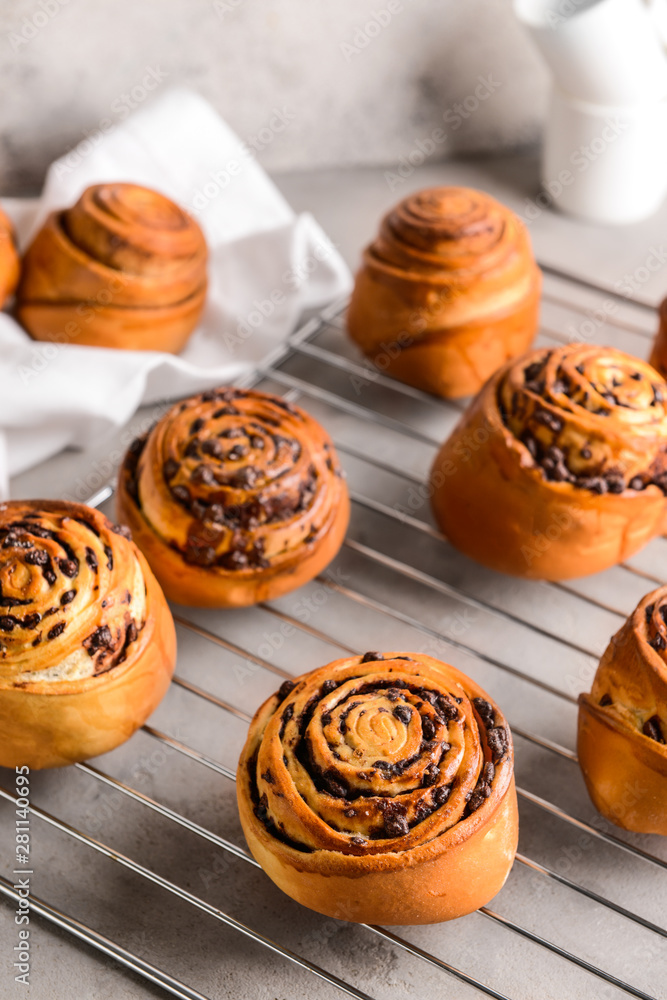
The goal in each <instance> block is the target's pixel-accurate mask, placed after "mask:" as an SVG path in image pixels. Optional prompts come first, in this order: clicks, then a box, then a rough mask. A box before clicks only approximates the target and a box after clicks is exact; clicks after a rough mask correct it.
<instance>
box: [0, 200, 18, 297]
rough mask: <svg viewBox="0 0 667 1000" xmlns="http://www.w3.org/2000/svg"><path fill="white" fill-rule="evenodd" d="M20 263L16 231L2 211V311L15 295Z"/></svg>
mask: <svg viewBox="0 0 667 1000" xmlns="http://www.w3.org/2000/svg"><path fill="white" fill-rule="evenodd" d="M19 269H20V261H19V255H18V250H17V249H16V241H15V239H14V229H13V227H12V224H11V222H10V221H9V219H8V218H7V216H6V215H5V213H4V212H3V211H2V209H0V309H1V308H2V307H3V306H4V304H5V302H6V301H7V299H8V298H9V296H10V295H13V293H14V291H15V289H16V285H17V283H18V280H19Z"/></svg>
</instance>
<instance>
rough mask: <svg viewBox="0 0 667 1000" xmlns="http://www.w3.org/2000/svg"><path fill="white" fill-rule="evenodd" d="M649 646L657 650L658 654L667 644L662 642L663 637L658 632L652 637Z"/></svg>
mask: <svg viewBox="0 0 667 1000" xmlns="http://www.w3.org/2000/svg"><path fill="white" fill-rule="evenodd" d="M649 645H650V646H653V648H654V649H655V650H657V651H658V652H660V651H661V650H663V649H664V648H665V646H667V642H665V640H664V638H663V636H662V635H661V634H660V632H656V634H655V635H654V636H653V638H652V639H651V640H650V641H649Z"/></svg>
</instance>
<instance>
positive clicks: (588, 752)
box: [577, 587, 667, 836]
mask: <svg viewBox="0 0 667 1000" xmlns="http://www.w3.org/2000/svg"><path fill="white" fill-rule="evenodd" d="M666 622H667V587H659V588H658V589H657V590H654V591H653V592H652V593H650V594H647V595H646V597H644V598H642V600H641V601H640V602H639V604H638V606H637V607H636V609H635V610H634V611H633V613H632V614H631V615H630V617H629V618H628V620H627V621H626V623H625V624H624V625H623V627H622V628H621V629H620V631H619V632H617V633H616V635H615V636H614V637H613V639H612V640H611V642H610V643H609V646H608V647H607V649H606V651H605V653H604V655H603V656H602V659H601V660H600V666H599V667H598V670H597V673H596V675H595V680H594V681H593V688H592V690H591V692H590V694H582V695H580V696H579V736H578V743H577V749H578V756H579V763H580V765H581V769H582V772H583V775H584V779H585V781H586V786H587V788H588V791H589V793H590V796H591V798H592V800H593V802H594V803H595V807H596V808H597V809H598V810H599V811H600V812H601V813H602V814H603V815H604V816H606V817H607V819H610V820H611V821H612V822H613V823H616V824H617V825H618V826H621V827H623V828H624V829H626V830H634V831H635V832H637V833H661V834H663V836H667V624H666Z"/></svg>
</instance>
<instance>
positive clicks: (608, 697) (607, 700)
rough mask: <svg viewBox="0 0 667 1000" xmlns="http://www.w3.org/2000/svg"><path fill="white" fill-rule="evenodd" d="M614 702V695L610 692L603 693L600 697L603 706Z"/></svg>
mask: <svg viewBox="0 0 667 1000" xmlns="http://www.w3.org/2000/svg"><path fill="white" fill-rule="evenodd" d="M611 704H613V701H612V697H611V695H609V694H603V695H602V697H601V698H600V705H601V706H602V708H606V707H607V705H611Z"/></svg>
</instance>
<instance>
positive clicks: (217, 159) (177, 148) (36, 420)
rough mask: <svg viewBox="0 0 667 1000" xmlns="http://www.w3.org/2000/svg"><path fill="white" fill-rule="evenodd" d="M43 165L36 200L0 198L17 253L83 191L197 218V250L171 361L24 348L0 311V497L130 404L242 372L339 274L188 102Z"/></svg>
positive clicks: (334, 261)
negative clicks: (147, 191)
mask: <svg viewBox="0 0 667 1000" xmlns="http://www.w3.org/2000/svg"><path fill="white" fill-rule="evenodd" d="M74 153H75V155H72V153H70V154H68V155H66V156H65V157H63V158H61V159H60V160H57V161H56V162H55V163H53V164H52V166H51V167H50V168H49V171H48V174H47V178H46V183H45V185H44V190H43V192H42V196H41V197H40V198H39V199H31V200H26V199H4V200H3V202H2V204H3V207H4V209H5V211H6V212H7V214H8V215H9V216H10V218H11V219H12V220H13V222H14V225H15V226H16V230H17V234H18V238H19V245H20V246H21V248H24V247H25V246H26V244H27V243H28V242H29V241H30V239H31V237H32V236H33V235H34V234H35V232H36V231H37V230H38V229H39V227H40V226H41V225H42V223H43V222H44V220H45V218H46V216H47V215H48V213H49V212H51V211H53V210H54V209H59V208H64V207H67V206H69V205H72V204H73V203H74V202H75V201H76V200H77V198H78V197H79V195H80V194H81V192H82V191H83V190H84V189H85V188H86V187H88V186H89V185H90V184H96V183H100V182H104V181H130V182H133V183H135V184H143V185H145V186H146V187H151V188H155V189H156V190H158V191H161V192H162V193H163V194H165V195H167V196H168V197H170V198H172V199H173V200H174V201H176V202H178V203H179V204H180V205H182V206H183V207H184V208H185V209H187V210H188V211H189V212H190V213H191V214H192V215H194V217H195V218H196V219H197V221H198V222H199V224H200V225H201V227H202V229H203V230H204V233H205V235H206V239H207V242H208V245H209V254H210V256H209V291H208V297H207V304H206V308H205V310H204V315H203V317H202V321H201V323H200V325H199V328H198V329H197V330H196V332H195V333H194V335H193V336H192V338H191V339H190V341H189V343H188V345H187V346H186V348H185V349H184V350H183V351H182V353H181V354H180V355H178V356H174V355H171V354H164V353H160V352H140V351H121V350H108V349H104V348H92V347H77V346H73V345H70V344H60V343H37V342H35V341H33V340H31V339H30V338H29V337H28V335H27V334H26V333H25V331H24V330H23V329H22V328H21V327H20V326H19V325H18V324H17V323H16V321H15V320H14V319H13V318H12V317H11V316H10V315H8V314H6V313H5V314H0V386H1V387H2V388H1V389H0V499H2V498H3V497H5V496H7V495H8V489H9V487H8V482H9V476H10V475H15V474H16V473H18V472H21V471H22V470H24V469H27V468H29V467H30V466H32V465H34V464H36V463H37V462H40V461H42V460H44V459H45V458H47V457H48V456H49V455H52V454H55V453H56V452H58V451H60V450H61V449H62V448H65V447H68V446H73V447H89V446H91V445H94V444H95V442H96V441H97V440H99V439H100V438H102V437H103V436H104V435H105V434H107V433H108V432H109V431H110V430H111V429H112V428H113V427H114V426H121V425H122V424H123V423H125V422H126V421H127V420H128V419H129V418H130V416H131V415H132V414H133V413H134V411H135V410H136V409H137V407H139V406H140V405H142V404H144V403H151V402H154V401H156V400H165V399H170V398H175V397H177V396H183V395H187V394H188V393H191V392H197V391H199V390H201V389H204V388H207V387H210V386H213V385H216V384H220V383H221V382H228V381H230V380H233V379H236V378H238V377H240V376H241V375H243V374H245V373H247V372H248V371H250V370H251V369H252V368H253V367H254V366H256V365H258V364H260V363H261V362H262V359H264V358H265V357H267V355H269V354H270V353H272V352H273V351H275V350H276V348H277V347H279V346H280V343H281V342H282V341H284V340H285V338H286V337H287V336H288V335H289V334H290V332H291V331H292V330H293V329H294V327H295V325H296V323H297V321H298V319H299V316H300V314H301V313H302V312H303V311H304V310H307V309H312V308H317V307H320V306H323V305H324V304H326V303H327V302H329V301H332V300H334V299H336V298H338V297H342V296H343V295H345V294H346V293H347V292H348V291H349V290H350V287H351V276H350V273H349V271H348V268H347V266H346V265H345V263H344V261H343V260H342V258H341V256H340V254H339V253H338V252H337V250H336V248H335V246H334V245H333V244H332V243H331V241H330V240H329V239H328V237H327V236H326V234H325V233H324V232H323V230H322V229H321V228H320V227H319V225H318V224H317V222H316V221H315V220H314V219H313V218H312V216H311V215H309V214H307V213H304V214H302V215H299V216H296V215H295V213H294V212H293V211H292V209H291V208H290V206H289V205H288V204H287V202H286V201H285V199H284V198H283V197H282V195H281V194H280V192H279V191H278V190H277V188H276V187H275V185H274V184H273V183H272V182H271V180H269V178H268V177H267V175H266V174H265V172H264V171H263V170H262V168H261V167H260V166H259V164H258V163H257V161H256V160H255V158H254V156H253V154H252V151H251V150H250V149H249V147H248V146H246V145H245V144H244V143H242V142H241V140H240V139H239V138H238V136H236V135H235V134H234V132H232V131H231V129H230V128H229V127H228V126H227V125H226V124H225V123H224V122H223V121H222V120H221V119H220V118H219V116H218V115H217V114H216V113H215V111H214V110H213V109H212V108H211V106H210V105H209V104H208V103H207V102H206V101H204V100H203V99H202V98H201V97H199V96H198V95H197V94H195V93H192V92H191V91H187V90H183V89H173V90H170V91H168V92H166V93H165V94H163V95H162V96H160V97H159V98H157V99H155V100H154V101H153V102H152V103H151V104H150V105H148V106H147V107H145V108H141V109H140V110H138V111H136V112H135V113H134V114H133V115H132V116H131V117H129V118H128V119H127V120H125V121H123V122H120V123H119V124H117V125H115V126H112V127H110V128H108V130H107V132H106V133H105V134H104V135H102V133H101V132H100V133H98V134H97V136H96V138H95V142H93V140H92V139H86V140H85V141H84V142H82V143H81V144H80V146H79V147H78V148H77V149H76V150H75V151H74Z"/></svg>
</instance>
